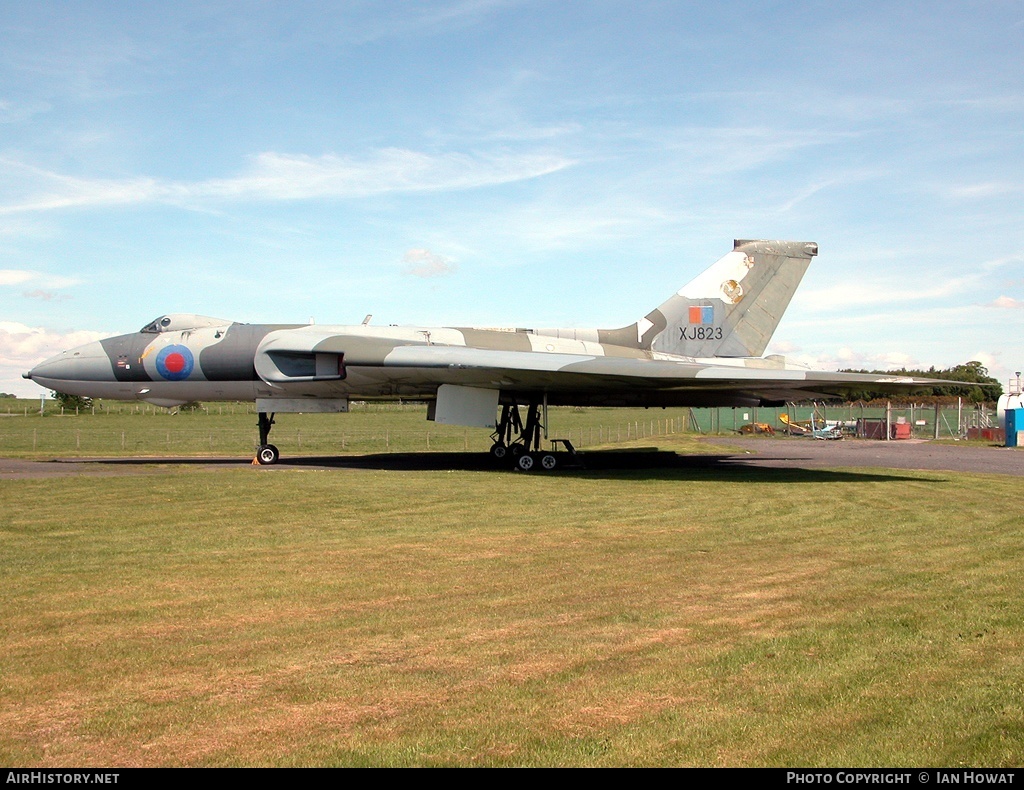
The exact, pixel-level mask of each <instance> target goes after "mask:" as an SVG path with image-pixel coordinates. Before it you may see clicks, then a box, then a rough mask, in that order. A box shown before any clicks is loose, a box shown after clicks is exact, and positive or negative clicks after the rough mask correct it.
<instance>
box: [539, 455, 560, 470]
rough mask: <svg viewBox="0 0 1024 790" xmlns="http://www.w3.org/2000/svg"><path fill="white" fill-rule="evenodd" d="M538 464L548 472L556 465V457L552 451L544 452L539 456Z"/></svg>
mask: <svg viewBox="0 0 1024 790" xmlns="http://www.w3.org/2000/svg"><path fill="white" fill-rule="evenodd" d="M540 465H541V468H542V469H543V470H544V471H545V472H550V471H551V470H552V469H554V468H555V467H556V466H558V457H557V456H556V455H555V454H554V453H544V455H542V456H541V457H540Z"/></svg>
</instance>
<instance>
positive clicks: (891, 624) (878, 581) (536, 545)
mask: <svg viewBox="0 0 1024 790" xmlns="http://www.w3.org/2000/svg"><path fill="white" fill-rule="evenodd" d="M348 416H349V417H350V416H352V415H348ZM393 416H394V415H390V417H393ZM12 419H14V418H12ZM97 419H98V418H97ZM123 419H125V420H127V419H129V418H128V417H127V416H126V417H124V418H123ZM132 419H142V418H141V417H139V418H132ZM167 419H173V418H167ZM239 419H241V417H240V418H239ZM247 419H248V420H249V421H251V415H250V416H249V418H247ZM334 419H347V417H340V418H338V417H335V418H334ZM392 424H394V423H392ZM692 441H693V440H692V439H689V438H678V437H671V436H670V437H665V438H662V439H660V440H658V442H657V443H658V444H659V445H660V446H662V447H663V448H665V449H676V448H677V447H683V446H688V444H686V443H690V442H692ZM647 443H650V442H649V441H648V442H647ZM458 449H461V448H458ZM720 449H721V448H715V450H714V451H715V452H719V451H720ZM26 454H31V453H26ZM1019 488H1020V479H1019V478H1011V477H1003V476H997V475H989V476H970V475H959V474H954V473H928V472H894V471H891V470H864V469H861V470H857V471H844V470H818V471H803V470H767V469H756V468H750V467H748V468H743V467H734V468H717V467H715V468H700V469H676V468H672V469H667V468H666V469H644V470H622V471H601V472H586V471H580V472H572V471H563V472H561V473H559V474H556V475H520V474H513V473H509V472H504V471H495V472H450V471H441V472H428V471H393V470H374V469H367V470H363V469H332V470H312V469H309V470H302V469H284V468H274V469H266V468H263V469H259V468H243V469H239V468H230V469H224V468H220V469H207V468H204V467H195V466H188V467H182V466H166V465H159V464H157V463H155V464H154V465H153V466H143V467H141V468H137V469H136V470H135V472H134V473H131V474H125V475H123V476H116V477H115V476H108V475H102V476H83V477H66V478H60V479H50V480H0V502H2V507H0V550H2V552H3V561H2V563H0V606H2V611H3V612H4V614H5V616H4V618H3V622H2V626H0V635H2V636H0V639H2V645H0V764H3V765H8V766H12V765H19V766H21V765H30V766H85V765H104V766H106V765H113V766H132V765H190V766H220V765H229V766H230V765H328V766H333V765H588V766H589V765H594V766H603V765H653V766H658V765H772V766H798V765H799V766H862V765H886V766H890V765H891V766H904V765H905V766H934V765H939V766H961V765H969V766H1015V765H1020V764H1021V762H1022V761H1024V666H1022V664H1024V605H1022V603H1021V600H1020V578H1021V571H1022V569H1024V548H1022V541H1021V538H1020V518H1019V512H1014V508H1013V507H1012V506H1011V505H1010V503H1013V502H1016V501H1017V500H1018V499H1019Z"/></svg>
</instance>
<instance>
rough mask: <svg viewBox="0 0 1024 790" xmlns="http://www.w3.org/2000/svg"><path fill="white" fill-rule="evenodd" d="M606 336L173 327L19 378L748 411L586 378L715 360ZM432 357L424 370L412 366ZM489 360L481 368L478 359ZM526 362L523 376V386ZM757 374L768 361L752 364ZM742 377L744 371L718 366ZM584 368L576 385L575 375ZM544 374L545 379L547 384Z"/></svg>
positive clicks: (101, 388)
mask: <svg viewBox="0 0 1024 790" xmlns="http://www.w3.org/2000/svg"><path fill="white" fill-rule="evenodd" d="M604 335H606V332H605V331H604V330H577V329H540V330H535V329H479V328H468V327H462V328H451V327H429V328H428V327H398V326H369V325H350V326H349V325H342V326H332V325H302V324H241V323H233V322H230V321H223V320H219V319H214V318H207V317H204V316H194V315H168V316H162V317H161V318H158V319H157V320H156V321H153V322H150V323H149V324H147V325H146V326H145V327H144V328H143V329H142V330H140V331H138V332H133V333H131V334H126V335H118V336H116V337H111V338H107V339H105V340H100V341H97V342H94V343H89V344H87V345H84V346H80V347H78V348H74V349H71V350H69V351H65V352H62V353H61V354H58V355H57V356H55V357H52V358H50V359H48V360H46V361H44V362H42V363H40V364H39V365H37V366H36V367H34V368H33V369H32V370H31V371H29V373H27V374H26V377H27V378H31V379H32V380H33V381H35V382H37V383H38V384H40V385H41V386H43V387H46V388H48V389H52V390H55V391H59V392H64V393H67V394H70V395H82V396H86V397H91V398H108V399H114V400H142V401H146V402H149V403H154V404H157V405H160V406H175V405H179V404H183V403H188V402H191V401H218V400H231V401H235V400H241V401H245V400H250V401H251V400H258V399H267V398H300V399H301V398H309V399H322V398H337V399H359V400H382V399H384V400H394V399H407V400H430V399H432V398H434V397H435V395H436V393H437V390H438V387H439V386H441V385H443V384H455V385H460V386H469V387H479V388H484V389H495V390H498V391H499V392H501V395H502V399H503V400H504V401H512V400H516V399H524V398H530V397H535V396H543V397H545V398H546V399H547V400H548V402H549V403H551V404H553V405H554V404H568V405H704V404H706V403H710V402H714V403H718V404H723V403H730V402H735V404H737V405H740V404H744V405H745V404H748V403H751V402H752V401H751V398H750V397H745V396H743V395H740V394H734V395H733V396H731V397H730V396H728V395H726V394H725V393H718V394H717V395H716V396H715V397H714V398H709V397H708V395H707V393H706V392H704V391H703V390H701V391H699V392H698V391H691V390H690V389H689V388H686V389H683V390H674V391H673V390H666V389H664V388H647V387H643V386H636V387H631V386H629V385H628V382H627V381H625V379H627V378H629V376H627V375H626V372H625V368H624V369H623V370H624V373H623V378H624V381H623V382H621V383H620V384H619V385H617V386H612V385H613V383H614V382H613V381H609V380H607V379H604V378H602V379H600V380H597V379H595V377H594V376H593V375H592V374H591V373H589V371H587V370H584V368H585V367H586V366H588V365H593V364H595V363H602V366H603V369H604V370H607V372H608V373H609V374H611V375H613V376H614V374H615V370H616V367H615V365H616V361H621V362H624V363H625V362H626V361H627V360H628V363H627V364H631V365H635V363H636V361H638V360H658V361H661V362H674V363H675V366H677V369H678V371H679V375H680V376H687V375H692V376H696V375H697V374H698V372H699V371H700V370H701V369H702V368H703V367H705V365H704V364H702V363H706V362H708V361H710V360H696V359H691V358H685V357H675V356H672V355H667V354H660V353H657V352H652V351H648V350H643V349H639V348H630V347H628V346H622V345H616V344H613V343H608V342H601V341H602V340H606V339H607V338H606V337H604ZM426 348H429V349H430V355H431V360H432V361H431V363H430V364H429V365H421V364H419V363H418V361H417V360H418V358H419V357H418V356H417V354H418V353H419V352H420V351H422V350H424V349H426ZM480 353H485V354H487V361H486V364H483V363H478V362H477V361H476V357H475V356H474V355H478V354H480ZM524 355H528V357H529V368H530V375H529V376H525V377H524V376H522V375H521V373H520V370H521V369H522V368H523V360H524V359H525V357H524ZM757 362H758V363H760V364H759V365H758V366H759V367H763V361H761V360H757ZM715 363H716V365H718V366H721V365H722V364H726V365H735V366H736V367H738V368H741V367H744V366H745V365H746V364H747V361H744V360H722V359H718V360H715ZM574 368H579V370H580V373H579V375H575V376H574V375H572V372H573V369H574ZM545 369H550V371H551V373H552V374H555V373H556V372H557V375H551V376H550V377H548V378H546V377H545V375H544V371H545Z"/></svg>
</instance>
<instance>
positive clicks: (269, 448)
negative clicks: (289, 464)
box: [256, 444, 281, 466]
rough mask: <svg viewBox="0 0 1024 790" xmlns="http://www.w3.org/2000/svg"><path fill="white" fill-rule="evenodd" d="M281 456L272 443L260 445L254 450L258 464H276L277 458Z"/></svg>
mask: <svg viewBox="0 0 1024 790" xmlns="http://www.w3.org/2000/svg"><path fill="white" fill-rule="evenodd" d="M280 457H281V453H280V452H278V449H277V448H276V447H275V446H274V445H272V444H263V445H260V448H259V449H258V450H257V451H256V461H257V462H258V463H259V465H260V466H270V465H271V464H276V463H277V460H278V459H279V458H280Z"/></svg>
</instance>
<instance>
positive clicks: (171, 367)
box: [156, 346, 195, 381]
mask: <svg viewBox="0 0 1024 790" xmlns="http://www.w3.org/2000/svg"><path fill="white" fill-rule="evenodd" d="M194 365H195V358H194V357H193V356H192V352H191V351H190V350H189V348H188V346H167V347H166V348H164V349H161V351H160V353H159V354H157V355H156V372H157V373H159V374H160V375H161V376H163V377H164V378H165V379H167V380H168V381H183V380H184V379H187V378H188V377H189V375H191V373H192V368H193V366H194Z"/></svg>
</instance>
